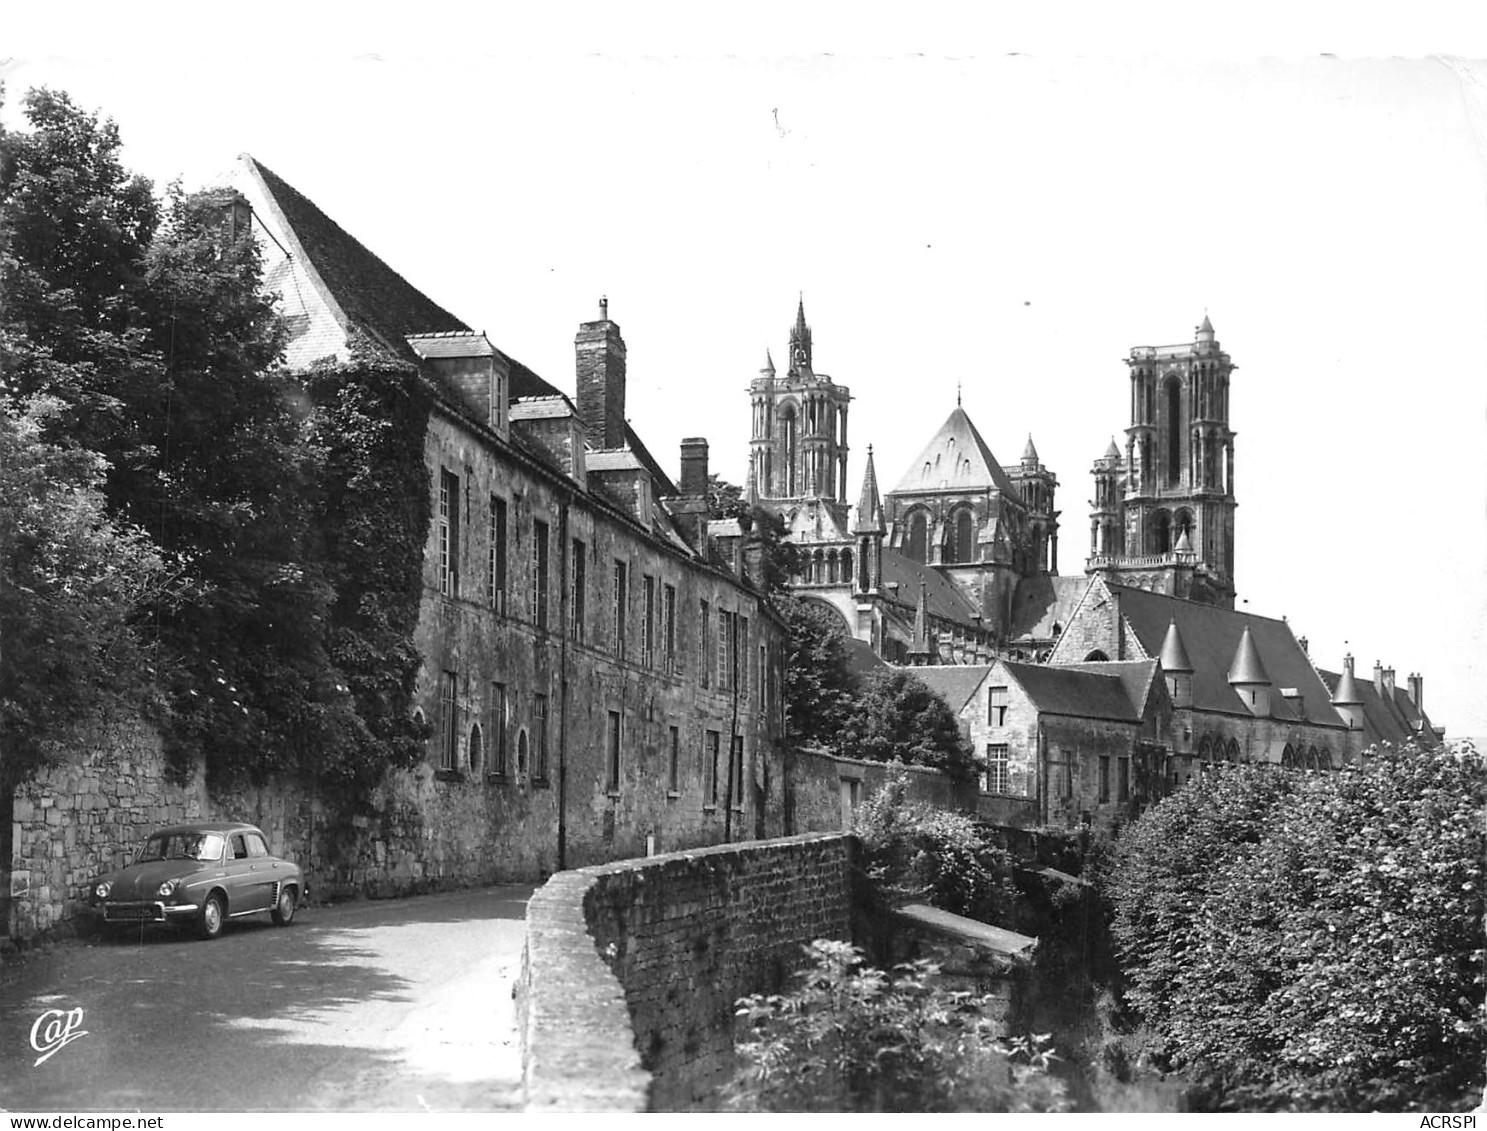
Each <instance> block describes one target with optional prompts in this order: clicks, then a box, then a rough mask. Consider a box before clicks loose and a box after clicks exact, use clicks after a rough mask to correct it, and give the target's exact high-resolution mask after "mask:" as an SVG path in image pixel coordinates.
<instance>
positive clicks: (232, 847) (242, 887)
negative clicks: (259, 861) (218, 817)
mask: <svg viewBox="0 0 1487 1131" xmlns="http://www.w3.org/2000/svg"><path fill="white" fill-rule="evenodd" d="M226 872H227V876H226V878H225V880H224V883H225V884H226V885H227V913H228V914H229V915H241V914H242V913H244V912H246V911H262V910H263V909H264V908H265V907H267V906H268V904H267V903H265V902H264V900H265V898H266V896H265V894H264V888H263V885H262V883H261V882H260V877H258V876H257V874H256V873H257V868H256V867H255V864H254V860H253V857H252V856H250V855H249V854H248V838H247V835H246V834H245V833H241V832H235V833H231V834H229V835H228V837H227V862H226Z"/></svg>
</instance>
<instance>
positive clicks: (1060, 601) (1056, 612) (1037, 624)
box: [1008, 574, 1089, 640]
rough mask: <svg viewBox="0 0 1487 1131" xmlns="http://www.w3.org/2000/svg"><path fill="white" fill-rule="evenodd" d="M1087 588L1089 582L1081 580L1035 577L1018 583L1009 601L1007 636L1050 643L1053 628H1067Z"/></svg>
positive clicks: (1079, 578)
mask: <svg viewBox="0 0 1487 1131" xmlns="http://www.w3.org/2000/svg"><path fill="white" fill-rule="evenodd" d="M1088 588H1089V578H1087V577H1083V576H1077V577H1055V576H1053V575H1051V574H1039V575H1038V576H1037V577H1025V578H1023V579H1021V580H1020V581H1018V583H1017V592H1016V593H1015V594H1014V595H1013V597H1012V625H1011V630H1010V632H1009V633H1008V635H1009V636H1010V637H1011V638H1012V639H1013V640H1020V639H1022V638H1023V637H1024V636H1032V637H1034V638H1036V639H1039V640H1048V639H1051V638H1052V637H1053V636H1054V631H1053V626H1054V625H1058V626H1059V628H1060V629H1061V630H1062V629H1064V628H1067V627H1068V624H1069V619H1070V617H1072V616H1073V614H1074V607H1075V606H1076V605H1078V604H1079V598H1081V597H1083V596H1084V591H1085V590H1086V589H1088Z"/></svg>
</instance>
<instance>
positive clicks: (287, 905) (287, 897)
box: [273, 888, 294, 927]
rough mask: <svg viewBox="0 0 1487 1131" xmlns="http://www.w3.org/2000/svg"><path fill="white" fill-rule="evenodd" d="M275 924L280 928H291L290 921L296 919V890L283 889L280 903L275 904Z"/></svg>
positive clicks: (280, 894)
mask: <svg viewBox="0 0 1487 1131" xmlns="http://www.w3.org/2000/svg"><path fill="white" fill-rule="evenodd" d="M273 916H274V922H275V923H276V924H277V925H278V926H280V927H287V926H289V921H290V920H291V919H293V918H294V889H293V888H283V889H281V890H280V892H279V902H278V903H276V904H274V910H273Z"/></svg>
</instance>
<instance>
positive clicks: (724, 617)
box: [718, 609, 734, 691]
mask: <svg viewBox="0 0 1487 1131" xmlns="http://www.w3.org/2000/svg"><path fill="white" fill-rule="evenodd" d="M733 618H734V614H733V613H730V612H728V611H727V610H726V609H719V610H718V690H719V691H728V690H731V689H732V687H733V684H732V683H731V682H730V680H729V676H730V674H731V671H732V669H731V666H730V664H729V662H728V660H729V653H730V651H732V645H733V623H734V621H733Z"/></svg>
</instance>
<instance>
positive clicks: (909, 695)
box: [841, 669, 976, 781]
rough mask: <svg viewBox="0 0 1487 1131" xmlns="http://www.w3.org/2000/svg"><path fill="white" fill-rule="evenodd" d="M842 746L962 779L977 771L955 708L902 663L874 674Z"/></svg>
mask: <svg viewBox="0 0 1487 1131" xmlns="http://www.w3.org/2000/svg"><path fill="white" fill-rule="evenodd" d="M841 749H842V751H843V753H845V754H848V755H850V756H851V757H854V758H866V759H870V760H872V761H876V762H891V761H894V760H897V761H900V762H909V763H912V764H914V765H919V766H933V767H934V768H935V769H939V770H944V771H945V772H946V773H947V774H949V775H950V776H951V778H953V779H955V780H956V781H970V780H972V779H973V778H974V777H975V776H976V762H975V757H974V755H973V754H972V752H971V745H970V742H969V740H968V739H966V737H965V736H964V735H963V734H961V730H960V722H959V720H958V719H956V717H955V712H953V711H952V710H951V709H950V706H949V704H947V703H946V702H945V700H944V699H942V698H941V697H940V696H939V695H937V694H935V692H933V691H932V690H930V688H929V687H928V685H926V684H925V683H924V681H923V680H921V679H919V678H918V677H917V676H916V675H914V674H913V672H909V671H904V670H902V669H888V670H884V671H880V672H877V673H875V674H874V675H873V676H872V677H871V678H869V680H868V681H867V685H866V686H865V687H864V688H863V690H862V694H861V695H860V696H859V697H858V699H857V702H856V704H855V705H854V707H853V710H852V711H851V713H850V714H849V715H848V717H847V719H846V722H845V726H844V728H843V732H842V737H841Z"/></svg>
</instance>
